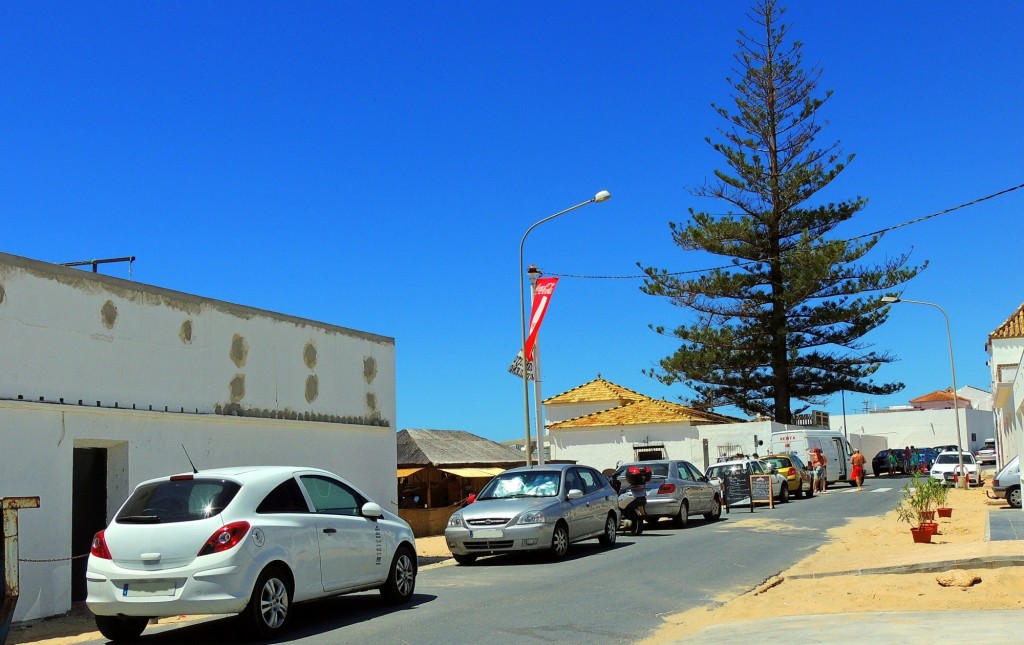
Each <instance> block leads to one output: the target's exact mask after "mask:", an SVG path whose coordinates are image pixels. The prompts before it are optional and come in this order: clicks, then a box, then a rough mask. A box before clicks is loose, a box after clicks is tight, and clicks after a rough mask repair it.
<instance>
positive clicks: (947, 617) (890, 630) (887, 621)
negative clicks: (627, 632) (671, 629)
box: [678, 609, 1024, 645]
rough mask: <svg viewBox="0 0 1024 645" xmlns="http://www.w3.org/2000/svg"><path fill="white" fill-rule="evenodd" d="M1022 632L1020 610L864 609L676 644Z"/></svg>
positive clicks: (727, 629) (996, 636)
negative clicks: (910, 610)
mask: <svg viewBox="0 0 1024 645" xmlns="http://www.w3.org/2000/svg"><path fill="white" fill-rule="evenodd" d="M1022 631H1024V612H1022V611H1020V610H1019V609H1002V610H994V611H985V612H977V611H914V612H880V611H864V612H857V613H846V614H816V615H814V616H788V617H785V618H775V619H771V620H746V621H737V622H732V623H728V624H724V625H712V626H711V627H705V628H704V629H702V630H700V631H699V632H697V633H695V634H691V635H689V636H687V637H686V638H685V639H682V640H680V641H678V642H679V643H684V642H685V643H687V645H721V643H753V642H758V641H763V640H765V639H768V638H770V639H771V640H772V641H776V642H783V643H784V642H794V643H801V644H802V645H812V644H817V643H844V642H858V641H862V642H889V643H899V644H900V645H907V644H908V643H909V644H916V643H921V644H922V645H925V644H928V645H931V644H932V643H935V642H937V641H941V642H950V643H1000V642H1007V641H1012V640H1016V639H1017V638H1019V636H1015V634H1020V633H1021V632H1022Z"/></svg>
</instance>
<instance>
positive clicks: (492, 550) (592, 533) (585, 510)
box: [444, 464, 619, 564]
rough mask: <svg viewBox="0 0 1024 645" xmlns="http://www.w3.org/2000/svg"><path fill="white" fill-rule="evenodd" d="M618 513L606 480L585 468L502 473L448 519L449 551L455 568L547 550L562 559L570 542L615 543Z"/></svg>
mask: <svg viewBox="0 0 1024 645" xmlns="http://www.w3.org/2000/svg"><path fill="white" fill-rule="evenodd" d="M618 528H619V508H618V503H617V495H616V493H615V490H614V489H613V488H612V487H611V484H609V483H608V479H607V478H606V477H605V476H604V475H602V474H601V473H600V472H598V471H597V470H595V469H593V468H590V467H589V466H579V465H575V464H546V465H543V466H541V465H537V466H524V467H521V468H513V469H511V470H506V471H505V472H503V473H502V474H500V475H498V476H497V477H495V478H494V479H492V480H491V481H489V482H487V485H486V486H484V488H483V490H481V491H480V494H479V495H477V496H476V499H475V500H474V502H473V503H472V504H470V505H468V506H466V507H465V508H462V509H460V510H458V511H456V512H455V513H453V514H452V516H451V517H450V518H449V519H448V527H447V528H446V529H445V531H444V536H445V540H447V542H448V549H449V550H450V551H451V552H452V556H453V557H454V558H455V561H456V562H458V563H459V564H470V563H472V562H473V561H474V560H476V558H477V557H478V556H481V555H494V554H498V553H510V552H514V551H548V552H549V553H550V554H551V556H552V557H553V558H556V559H558V558H563V557H565V555H566V553H568V552H569V545H570V544H571V543H573V542H578V541H580V540H586V539H589V538H597V539H598V540H600V541H601V544H603V545H604V546H609V547H610V546H612V545H614V544H615V537H616V531H617V530H618Z"/></svg>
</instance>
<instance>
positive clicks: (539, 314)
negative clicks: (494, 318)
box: [525, 278, 558, 361]
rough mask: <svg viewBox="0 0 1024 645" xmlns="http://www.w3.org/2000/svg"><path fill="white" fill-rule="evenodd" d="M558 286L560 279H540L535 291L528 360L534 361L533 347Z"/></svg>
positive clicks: (527, 352)
mask: <svg viewBox="0 0 1024 645" xmlns="http://www.w3.org/2000/svg"><path fill="white" fill-rule="evenodd" d="M556 286H558V278H540V279H539V280H537V286H536V288H534V291H533V309H532V313H531V314H530V333H529V335H527V337H526V348H525V349H526V360H527V361H533V346H534V344H535V343H536V342H537V334H538V333H539V332H540V324H541V323H542V322H544V314H546V313H547V311H548V304H549V303H550V302H551V294H553V293H554V292H555V287H556Z"/></svg>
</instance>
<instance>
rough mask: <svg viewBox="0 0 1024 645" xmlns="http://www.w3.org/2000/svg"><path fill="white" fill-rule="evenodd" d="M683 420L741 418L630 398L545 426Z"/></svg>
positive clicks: (579, 426)
mask: <svg viewBox="0 0 1024 645" xmlns="http://www.w3.org/2000/svg"><path fill="white" fill-rule="evenodd" d="M683 421H688V422H689V423H692V424H703V423H733V422H737V421H742V419H734V418H732V417H727V416H725V415H723V414H715V413H714V412H703V411H701V410H696V409H694V408H690V407H687V406H685V405H679V404H678V403H670V402H668V401H658V400H656V399H652V398H650V397H644V398H642V399H640V400H637V401H629V402H627V403H625V404H624V405H621V406H619V407H616V408H610V409H608V410H602V411H600V412H594V413H593V414H587V415H584V416H582V417H576V418H575V419H566V420H565V421H559V422H557V423H552V424H551V425H549V426H548V428H551V429H556V430H568V429H571V428H595V427H600V426H629V425H644V424H648V423H680V422H683Z"/></svg>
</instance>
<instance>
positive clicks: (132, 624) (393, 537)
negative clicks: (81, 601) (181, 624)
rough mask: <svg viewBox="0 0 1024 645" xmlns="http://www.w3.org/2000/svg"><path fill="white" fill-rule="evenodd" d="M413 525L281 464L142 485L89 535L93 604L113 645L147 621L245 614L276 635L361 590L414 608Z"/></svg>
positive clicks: (257, 629)
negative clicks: (308, 611) (296, 610)
mask: <svg viewBox="0 0 1024 645" xmlns="http://www.w3.org/2000/svg"><path fill="white" fill-rule="evenodd" d="M416 572H417V560H416V542H415V538H414V537H413V533H412V529H410V528H409V525H408V524H406V523H405V521H404V520H402V519H401V518H399V517H398V516H396V515H394V514H392V513H389V512H388V511H385V510H383V509H382V508H381V507H380V506H379V505H378V504H376V503H375V502H373V501H371V500H370V499H369V498H368V497H367V496H366V495H365V494H364V493H362V492H361V491H360V490H359V489H357V488H356V487H355V486H353V485H352V484H350V483H348V482H347V481H345V480H344V479H342V478H341V477H339V476H337V475H335V474H332V473H329V472H327V471H324V470H318V469H313V468H292V467H281V466H270V467H268V466H259V467H249V468H221V469H213V470H204V471H198V472H194V473H187V474H183V475H173V476H171V477H162V478H159V479H151V480H149V481H145V482H142V483H141V484H139V485H138V487H136V489H135V491H134V492H132V494H131V496H129V498H128V500H127V501H126V502H125V503H124V505H123V506H122V507H121V509H120V510H119V511H118V512H117V515H116V516H115V517H114V521H113V522H111V523H110V525H109V526H108V527H107V528H106V529H104V530H102V531H100V532H99V533H97V534H96V537H95V538H93V544H92V552H91V554H90V556H89V562H88V567H87V571H86V581H87V584H88V591H89V595H88V598H87V599H86V604H87V605H88V607H89V609H90V610H91V611H92V613H93V614H95V616H96V625H97V627H98V628H99V630H100V632H101V633H102V634H103V635H104V636H106V637H107V638H108V639H110V640H112V641H120V640H134V639H135V638H137V637H138V636H139V635H140V634H141V633H142V631H143V630H144V629H145V627H146V623H147V622H148V621H149V619H150V618H155V617H161V616H175V615H178V614H229V613H240V614H243V617H244V619H245V621H246V625H247V626H248V627H249V629H250V632H251V635H252V636H254V637H256V638H260V639H269V638H275V637H277V636H278V634H280V633H281V630H282V629H283V628H284V626H285V623H286V621H287V619H288V615H289V608H290V606H291V603H293V602H301V601H303V600H312V599H315V598H322V597H325V596H332V595H338V594H343V593H349V592H353V591H362V590H365V589H373V588H378V589H380V592H381V594H382V595H383V596H384V598H385V599H386V600H388V601H391V602H394V603H401V602H406V601H408V600H409V599H410V598H411V597H412V594H413V589H414V587H415V584H416Z"/></svg>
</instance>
